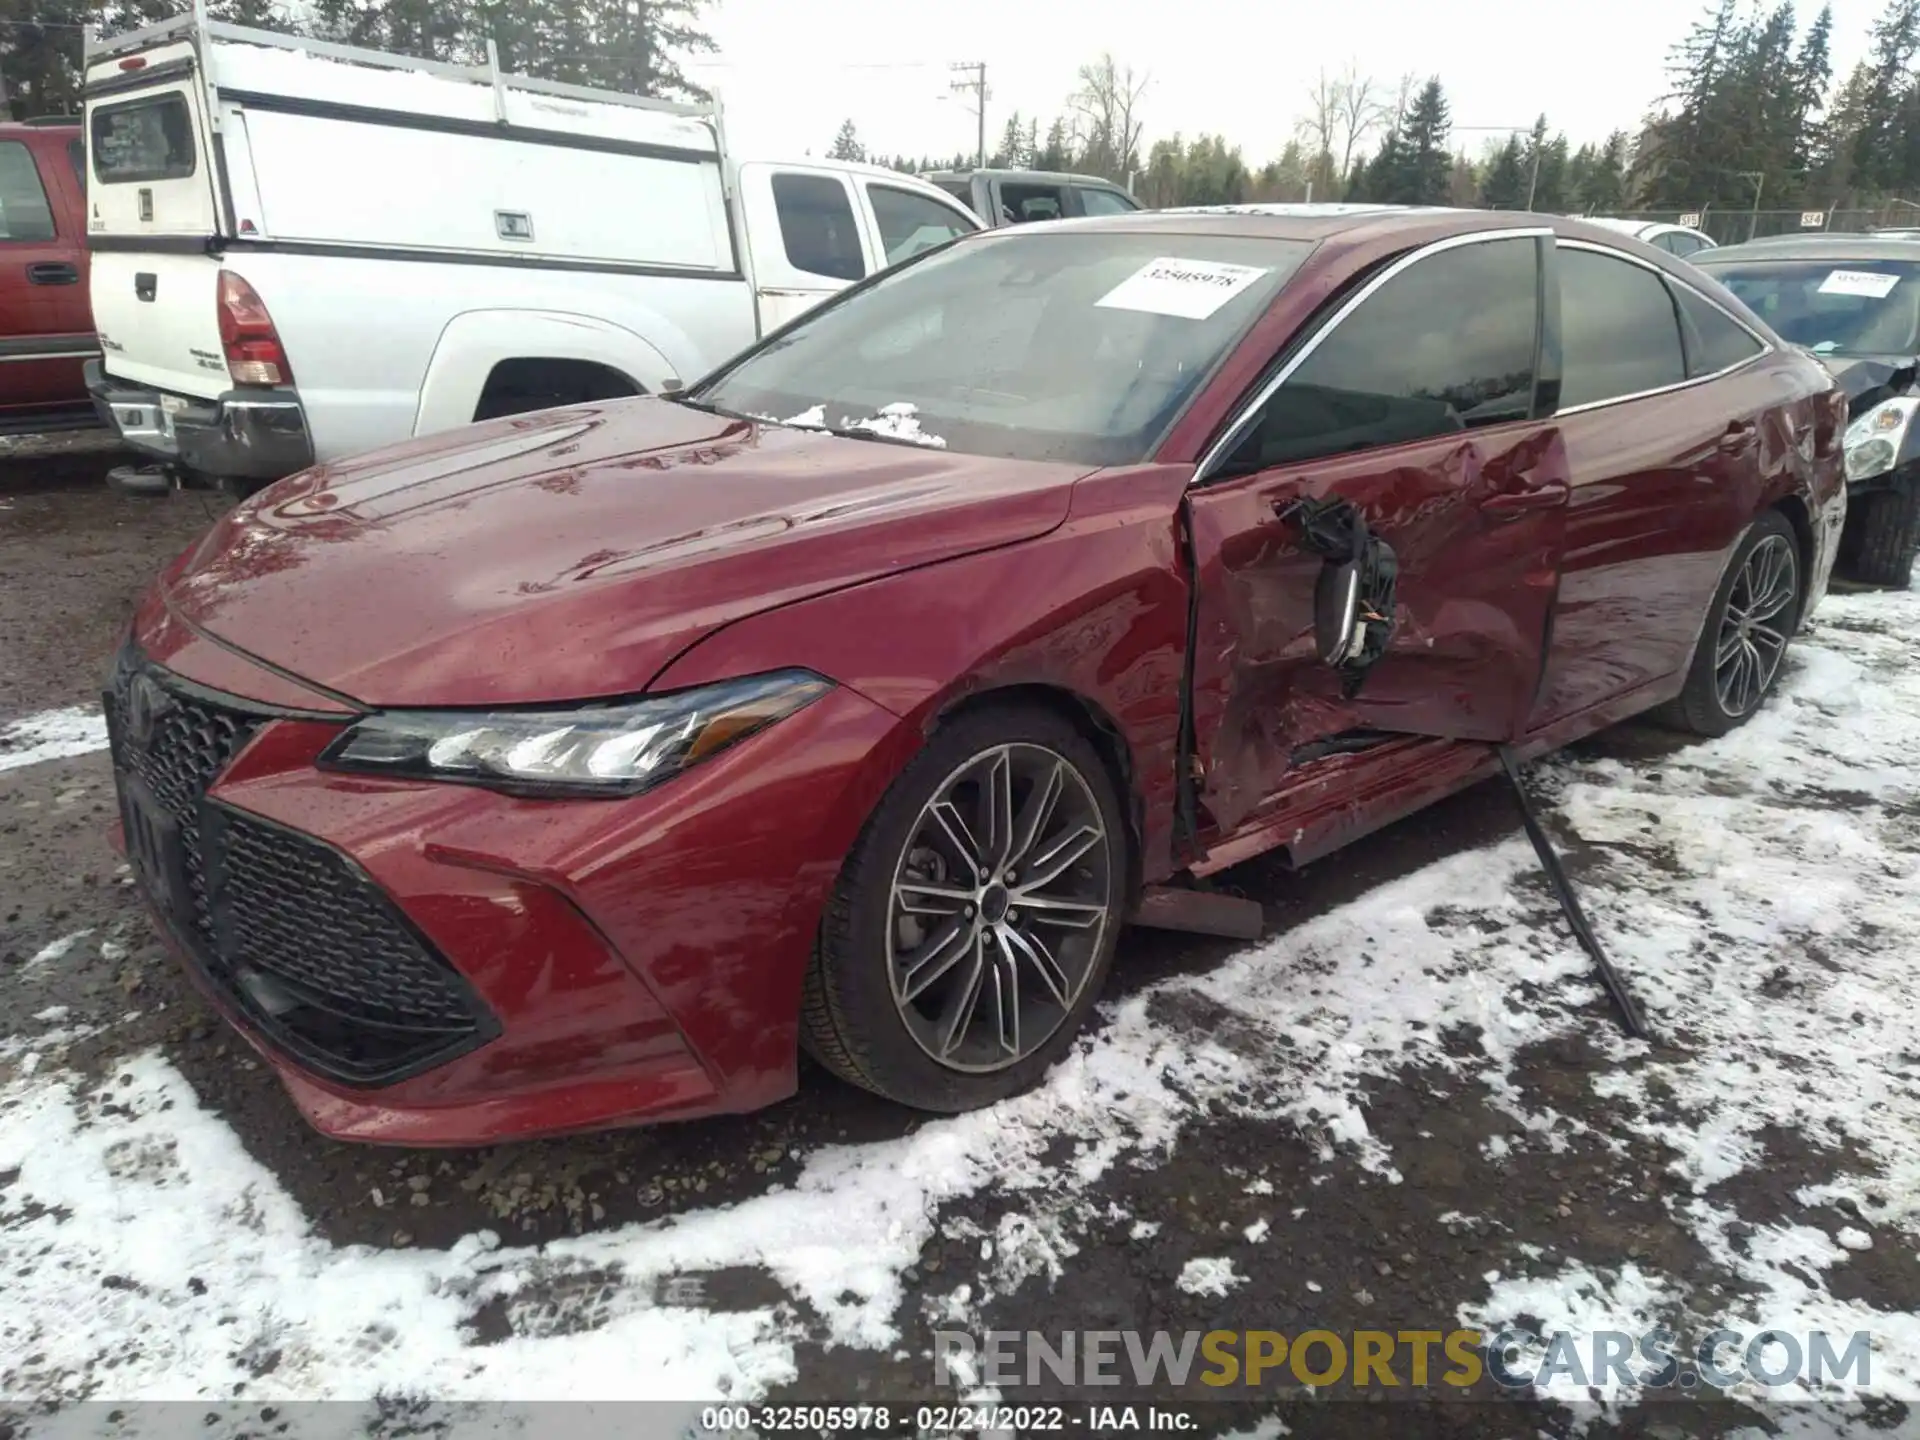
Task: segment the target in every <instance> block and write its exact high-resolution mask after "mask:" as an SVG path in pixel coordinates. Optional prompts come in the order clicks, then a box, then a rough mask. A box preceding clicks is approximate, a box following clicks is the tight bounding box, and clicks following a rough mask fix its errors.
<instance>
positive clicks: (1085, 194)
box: [1073, 185, 1140, 215]
mask: <svg viewBox="0 0 1920 1440" xmlns="http://www.w3.org/2000/svg"><path fill="white" fill-rule="evenodd" d="M1073 192H1074V194H1076V195H1078V196H1079V197H1080V213H1081V214H1082V215H1131V214H1132V213H1133V212H1134V211H1136V210H1138V209H1139V208H1140V207H1139V206H1138V205H1136V204H1134V203H1133V201H1131V200H1129V199H1128V198H1127V197H1126V196H1125V195H1122V194H1121V193H1120V192H1119V191H1118V190H1104V189H1099V188H1096V187H1094V186H1091V185H1076V186H1074V187H1073Z"/></svg>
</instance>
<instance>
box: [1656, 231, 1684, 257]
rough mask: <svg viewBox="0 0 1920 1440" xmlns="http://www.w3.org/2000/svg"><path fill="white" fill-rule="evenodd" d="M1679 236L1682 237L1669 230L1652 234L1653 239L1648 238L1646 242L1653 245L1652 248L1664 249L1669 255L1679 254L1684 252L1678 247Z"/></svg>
mask: <svg viewBox="0 0 1920 1440" xmlns="http://www.w3.org/2000/svg"><path fill="white" fill-rule="evenodd" d="M1681 238H1682V237H1680V236H1678V235H1676V234H1674V233H1673V231H1671V230H1669V231H1667V232H1666V233H1665V234H1663V235H1656V236H1654V237H1653V239H1651V240H1649V241H1648V242H1647V243H1648V244H1649V245H1651V246H1653V248H1654V249H1656V250H1664V251H1666V252H1667V254H1669V255H1680V254H1684V253H1685V252H1684V251H1682V250H1681V248H1680V240H1681Z"/></svg>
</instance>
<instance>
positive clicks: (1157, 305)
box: [1094, 255, 1267, 320]
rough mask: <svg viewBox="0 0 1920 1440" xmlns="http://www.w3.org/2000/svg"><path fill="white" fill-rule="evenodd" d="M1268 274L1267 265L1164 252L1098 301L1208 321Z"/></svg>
mask: <svg viewBox="0 0 1920 1440" xmlns="http://www.w3.org/2000/svg"><path fill="white" fill-rule="evenodd" d="M1266 273H1267V271H1266V269H1265V267H1263V266H1257V265H1225V264H1222V263H1221V262H1220V261H1218V260H1182V259H1179V258H1178V257H1176V256H1171V255H1162V256H1160V257H1159V258H1158V259H1156V260H1149V261H1148V262H1147V263H1146V264H1145V265H1142V266H1141V267H1140V268H1139V269H1138V270H1136V271H1134V272H1133V274H1131V275H1129V276H1128V277H1127V278H1126V279H1124V280H1122V281H1121V282H1120V283H1119V284H1118V285H1116V286H1114V287H1113V289H1111V290H1109V291H1108V292H1107V293H1106V294H1105V295H1103V296H1102V297H1101V298H1100V299H1098V300H1096V301H1095V302H1094V304H1095V305H1097V306H1099V307H1101V308H1103V309H1107V310H1144V311H1145V312H1146V313H1147V314H1149V315H1178V316H1180V317H1181V318H1182V319H1185V320H1204V319H1206V318H1207V317H1208V316H1209V315H1211V314H1213V312H1214V311H1216V310H1218V309H1219V308H1220V307H1221V306H1222V305H1224V304H1226V303H1227V302H1228V301H1229V300H1231V299H1233V297H1234V296H1236V295H1238V294H1239V293H1240V292H1241V291H1242V290H1244V289H1246V288H1247V287H1248V286H1249V285H1251V284H1253V282H1254V281H1256V280H1258V279H1259V278H1260V277H1261V276H1262V275H1264V274H1266Z"/></svg>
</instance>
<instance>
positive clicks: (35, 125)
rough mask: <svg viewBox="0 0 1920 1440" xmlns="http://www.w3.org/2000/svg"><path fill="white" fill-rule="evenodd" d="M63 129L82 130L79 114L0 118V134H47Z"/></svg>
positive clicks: (75, 131) (76, 131) (77, 131)
mask: <svg viewBox="0 0 1920 1440" xmlns="http://www.w3.org/2000/svg"><path fill="white" fill-rule="evenodd" d="M61 130H71V131H73V132H74V133H75V134H78V133H79V131H80V117H79V116H78V115H47V116H36V117H34V118H32V119H28V120H0V135H46V134H50V133H55V132H58V131H61Z"/></svg>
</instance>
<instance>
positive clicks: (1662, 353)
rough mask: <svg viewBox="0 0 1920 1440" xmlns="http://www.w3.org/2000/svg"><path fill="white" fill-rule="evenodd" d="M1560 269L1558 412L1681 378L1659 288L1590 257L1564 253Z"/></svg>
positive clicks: (1682, 367) (1667, 306) (1612, 261)
mask: <svg viewBox="0 0 1920 1440" xmlns="http://www.w3.org/2000/svg"><path fill="white" fill-rule="evenodd" d="M1558 262H1559V269H1560V408H1561V409H1562V410H1566V409H1570V408H1572V407H1573V406H1575V405H1591V404H1592V403H1594V402H1595V401H1597V400H1615V399H1618V398H1619V397H1621V396H1623V395H1638V394H1639V393H1641V392H1642V391H1645V390H1658V389H1660V388H1661V387H1662V386H1664V385H1678V384H1679V383H1680V382H1681V381H1682V380H1684V379H1686V378H1687V368H1686V364H1685V362H1684V361H1683V360H1682V359H1681V354H1680V323H1679V320H1678V319H1677V317H1676V316H1675V314H1674V308H1673V298H1672V296H1671V295H1669V293H1668V291H1667V285H1666V282H1665V281H1664V280H1662V279H1661V278H1660V277H1659V276H1658V275H1656V274H1654V273H1653V271H1651V270H1648V269H1644V268H1642V267H1641V266H1639V265H1635V264H1634V263H1632V262H1631V261H1629V260H1622V259H1618V258H1616V257H1614V256H1611V255H1602V254H1600V253H1598V252H1597V251H1593V250H1575V249H1571V248H1563V249H1562V250H1561V251H1560V252H1559V256H1558Z"/></svg>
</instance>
